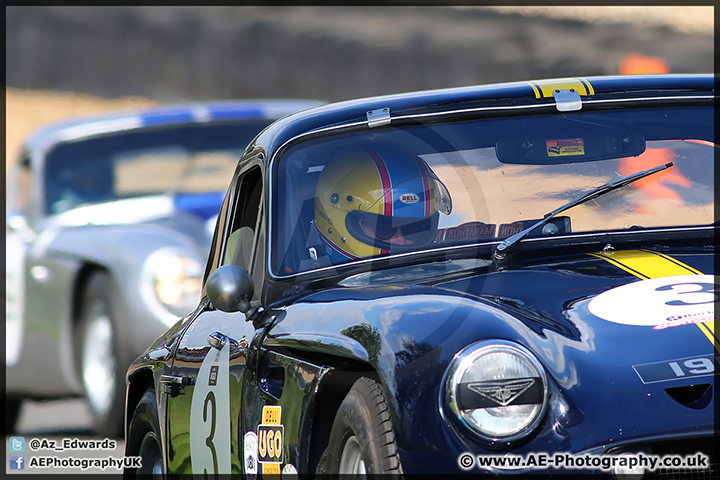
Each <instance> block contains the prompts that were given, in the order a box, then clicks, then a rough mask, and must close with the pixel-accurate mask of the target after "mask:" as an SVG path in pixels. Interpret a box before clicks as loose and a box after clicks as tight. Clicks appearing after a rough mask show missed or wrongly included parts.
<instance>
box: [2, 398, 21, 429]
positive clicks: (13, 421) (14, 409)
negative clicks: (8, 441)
mask: <svg viewBox="0 0 720 480" xmlns="http://www.w3.org/2000/svg"><path fill="white" fill-rule="evenodd" d="M21 413H22V398H6V399H5V434H6V435H7V434H10V433H15V427H17V423H18V420H20V414H21Z"/></svg>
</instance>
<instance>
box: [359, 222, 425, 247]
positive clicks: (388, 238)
mask: <svg viewBox="0 0 720 480" xmlns="http://www.w3.org/2000/svg"><path fill="white" fill-rule="evenodd" d="M362 229H363V232H365V235H367V236H368V237H371V238H376V239H378V240H382V241H383V242H388V243H392V244H393V245H412V244H413V243H415V242H414V241H413V240H410V239H409V238H406V237H405V235H403V232H402V228H392V229H391V230H387V229H386V230H382V231H380V230H378V229H377V228H373V226H372V225H367V224H362Z"/></svg>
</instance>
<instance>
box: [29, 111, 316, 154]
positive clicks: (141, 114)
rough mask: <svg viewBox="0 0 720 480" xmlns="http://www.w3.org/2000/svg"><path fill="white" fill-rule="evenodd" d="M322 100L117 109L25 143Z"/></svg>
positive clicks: (264, 115) (240, 115)
mask: <svg viewBox="0 0 720 480" xmlns="http://www.w3.org/2000/svg"><path fill="white" fill-rule="evenodd" d="M321 104H322V102H320V101H317V100H304V99H258V100H225V101H212V102H192V103H182V104H169V105H159V106H156V107H148V108H141V109H129V110H121V111H113V112H108V113H102V114H97V115H89V116H83V117H75V118H70V119H67V120H63V121H59V122H54V123H50V124H47V125H45V126H43V127H41V128H39V129H38V130H36V131H35V132H34V133H33V134H32V135H31V136H29V137H28V138H27V140H26V141H25V144H26V146H28V147H32V148H42V147H43V146H44V145H47V144H48V143H54V142H57V141H62V140H69V139H73V138H80V137H83V136H86V135H93V134H97V133H106V132H113V131H121V130H128V129H133V128H142V127H151V126H160V125H173V124H188V123H203V122H211V121H231V120H251V119H269V120H275V119H278V118H282V117H284V116H286V115H289V114H291V113H294V112H296V111H299V110H304V109H307V108H311V107H315V106H318V105H321Z"/></svg>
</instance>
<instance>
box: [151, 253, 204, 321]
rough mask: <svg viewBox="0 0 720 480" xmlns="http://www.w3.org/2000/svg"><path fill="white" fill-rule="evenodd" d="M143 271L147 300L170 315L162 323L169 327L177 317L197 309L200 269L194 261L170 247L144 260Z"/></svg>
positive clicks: (200, 283)
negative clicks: (167, 324) (146, 283)
mask: <svg viewBox="0 0 720 480" xmlns="http://www.w3.org/2000/svg"><path fill="white" fill-rule="evenodd" d="M143 270H144V271H145V278H146V282H148V284H149V285H148V287H149V288H148V289H147V290H146V291H150V292H152V295H151V296H149V297H153V299H154V302H153V303H156V302H158V301H159V303H160V304H161V305H162V307H163V308H164V309H165V310H167V311H168V312H169V313H170V314H171V316H170V317H169V318H168V319H167V321H166V323H169V324H170V325H172V324H173V323H175V321H177V317H181V316H183V315H186V314H187V313H189V312H191V311H192V309H193V308H195V307H196V306H197V303H198V301H199V299H200V290H201V288H202V274H203V267H202V265H201V264H200V262H198V261H197V260H196V259H195V258H192V257H190V256H188V255H187V254H185V253H184V252H181V251H177V250H176V249H174V248H162V249H160V250H157V251H155V252H153V254H152V255H150V256H149V257H148V259H147V261H146V263H145V267H144V269H143ZM165 317H166V316H165V315H163V320H165Z"/></svg>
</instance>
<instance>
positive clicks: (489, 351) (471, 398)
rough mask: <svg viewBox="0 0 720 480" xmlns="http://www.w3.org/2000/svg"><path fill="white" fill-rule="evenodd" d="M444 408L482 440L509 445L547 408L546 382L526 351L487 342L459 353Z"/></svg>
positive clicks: (511, 344)
mask: <svg viewBox="0 0 720 480" xmlns="http://www.w3.org/2000/svg"><path fill="white" fill-rule="evenodd" d="M445 394H446V396H447V400H448V404H449V406H450V408H451V410H452V411H453V413H455V415H456V416H457V418H458V419H459V420H460V422H461V423H462V424H463V425H465V426H466V427H468V428H469V429H470V430H471V431H472V432H474V433H475V434H477V435H479V436H480V437H481V438H483V439H484V440H486V441H488V442H491V443H494V442H511V441H513V440H517V439H520V438H522V437H524V436H526V435H528V434H529V433H530V432H532V431H533V430H534V429H535V427H536V426H537V425H538V424H539V423H540V420H541V419H542V417H543V414H544V413H545V408H546V404H547V396H548V393H547V377H546V375H545V370H544V369H543V367H542V365H541V364H540V362H539V361H538V360H537V358H535V356H534V355H533V354H532V353H530V352H529V351H528V350H527V349H526V348H524V347H522V346H520V345H518V344H515V343H512V342H507V341H504V340H487V341H483V342H479V343H475V344H473V345H470V346H469V347H467V348H465V349H463V350H462V351H460V352H459V353H458V354H457V355H455V358H454V359H453V361H452V363H451V364H450V368H449V370H448V375H447V381H446V388H445Z"/></svg>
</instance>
